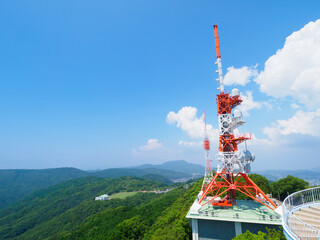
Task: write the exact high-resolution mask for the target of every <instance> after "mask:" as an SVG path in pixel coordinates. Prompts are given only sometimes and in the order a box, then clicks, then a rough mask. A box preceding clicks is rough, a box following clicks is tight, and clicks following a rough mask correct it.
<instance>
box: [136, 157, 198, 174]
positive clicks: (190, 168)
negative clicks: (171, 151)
mask: <svg viewBox="0 0 320 240" xmlns="http://www.w3.org/2000/svg"><path fill="white" fill-rule="evenodd" d="M132 168H137V169H146V168H157V169H166V170H173V171H177V172H184V173H189V174H203V173H204V166H202V165H200V164H194V163H188V162H187V161H185V160H176V161H168V162H164V163H162V164H158V165H154V164H143V165H140V166H136V167H132Z"/></svg>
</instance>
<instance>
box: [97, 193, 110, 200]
mask: <svg viewBox="0 0 320 240" xmlns="http://www.w3.org/2000/svg"><path fill="white" fill-rule="evenodd" d="M94 200H110V198H109V196H108V194H103V195H101V196H99V197H96V198H95V199H94Z"/></svg>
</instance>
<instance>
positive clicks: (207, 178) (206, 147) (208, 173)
mask: <svg viewBox="0 0 320 240" xmlns="http://www.w3.org/2000/svg"><path fill="white" fill-rule="evenodd" d="M210 145H211V144H210V141H209V138H208V133H207V123H206V112H204V140H203V148H204V152H205V173H204V179H203V183H202V187H201V191H204V190H205V188H206V187H207V186H208V184H209V183H210V181H211V179H212V178H213V174H212V167H211V159H210V156H209V151H210Z"/></svg>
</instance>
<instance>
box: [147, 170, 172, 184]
mask: <svg viewBox="0 0 320 240" xmlns="http://www.w3.org/2000/svg"><path fill="white" fill-rule="evenodd" d="M142 177H143V178H147V179H150V180H153V181H157V182H162V183H165V184H168V185H170V184H172V183H173V182H172V181H170V180H169V179H168V178H166V177H164V176H162V175H159V174H155V173H154V174H150V173H149V174H146V175H143V176H142Z"/></svg>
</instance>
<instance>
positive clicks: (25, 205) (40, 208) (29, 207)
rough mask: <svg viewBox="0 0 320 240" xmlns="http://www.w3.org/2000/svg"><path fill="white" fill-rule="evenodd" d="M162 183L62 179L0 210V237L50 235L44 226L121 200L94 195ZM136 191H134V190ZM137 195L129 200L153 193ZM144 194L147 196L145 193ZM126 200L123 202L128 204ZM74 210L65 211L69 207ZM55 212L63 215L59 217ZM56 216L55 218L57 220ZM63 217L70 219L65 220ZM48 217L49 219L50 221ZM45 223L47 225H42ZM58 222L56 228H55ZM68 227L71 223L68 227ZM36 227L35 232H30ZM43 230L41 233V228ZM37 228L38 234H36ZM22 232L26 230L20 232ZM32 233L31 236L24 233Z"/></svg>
mask: <svg viewBox="0 0 320 240" xmlns="http://www.w3.org/2000/svg"><path fill="white" fill-rule="evenodd" d="M160 187H165V185H164V184H161V183H159V182H154V181H151V180H146V179H141V178H133V177H122V178H119V179H100V178H93V177H86V178H80V179H75V180H71V181H68V182H64V183H61V184H58V185H55V186H53V187H50V188H48V189H45V190H40V191H38V192H35V193H33V194H32V195H30V196H29V197H27V198H26V199H24V201H22V202H20V203H18V204H16V205H14V206H12V207H9V208H7V209H3V210H1V211H0V239H11V238H15V237H18V236H21V239H43V237H40V236H47V237H48V236H51V230H49V232H46V231H45V230H48V229H45V227H44V226H46V227H47V228H49V229H53V230H52V231H53V232H54V231H60V230H61V229H60V228H63V227H64V226H63V225H62V226H61V225H60V222H64V223H65V224H66V227H68V226H70V225H73V227H74V223H75V225H76V224H79V223H80V222H81V221H82V220H84V219H86V217H89V216H90V215H91V214H94V213H97V212H100V211H101V210H102V209H104V208H110V207H111V208H114V207H118V206H119V205H121V204H120V203H122V202H121V201H120V200H119V199H115V200H110V201H99V202H98V201H93V199H94V197H96V196H98V195H101V194H103V193H108V194H111V193H115V192H120V191H133V190H135V191H136V190H153V189H158V188H160ZM137 195H138V194H137ZM145 195H146V196H145V197H144V198H142V197H141V196H140V195H139V196H138V197H137V198H136V201H132V202H133V204H136V205H139V204H141V203H142V202H144V201H145V200H150V199H152V198H153V197H152V196H154V195H156V194H145ZM148 196H151V198H150V197H148ZM130 204H131V203H130V202H129V203H127V205H128V206H130ZM72 209H75V211H76V212H74V214H72V213H71V214H70V215H68V214H67V213H69V211H71V212H72ZM59 216H63V218H60V219H59ZM55 218H58V219H59V221H57V219H55ZM64 219H69V220H72V221H73V222H72V221H71V222H65V221H64ZM50 221H51V222H50ZM46 224H48V225H46ZM56 226H59V228H56ZM70 228H72V227H70ZM33 229H36V233H35V234H32V233H33V231H32V230H33ZM43 230H44V233H43V235H42V232H43ZM37 231H40V232H41V234H37ZM24 234H26V235H25V236H24ZM28 236H32V237H28Z"/></svg>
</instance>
